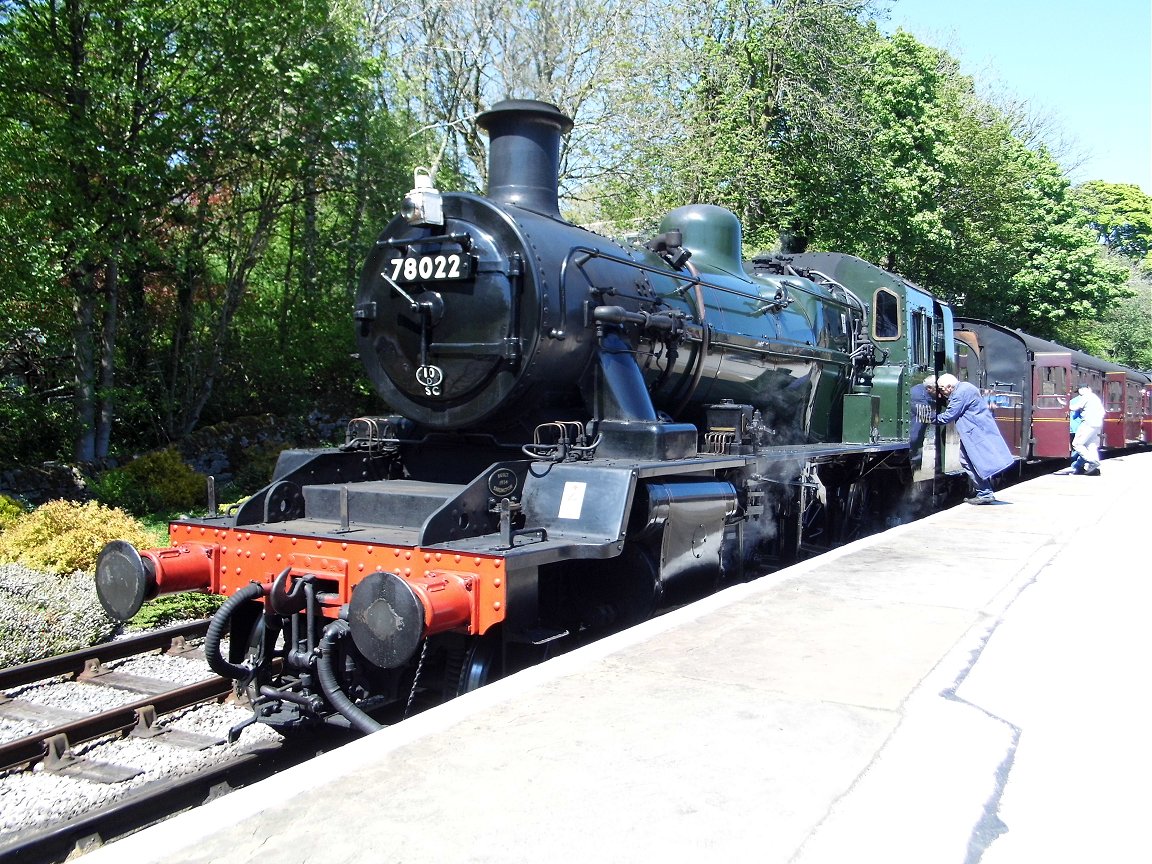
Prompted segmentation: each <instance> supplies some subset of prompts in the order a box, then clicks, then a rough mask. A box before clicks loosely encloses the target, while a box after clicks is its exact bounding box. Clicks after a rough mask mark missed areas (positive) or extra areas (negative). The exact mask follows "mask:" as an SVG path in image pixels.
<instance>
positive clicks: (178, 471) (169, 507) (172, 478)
mask: <svg viewBox="0 0 1152 864" xmlns="http://www.w3.org/2000/svg"><path fill="white" fill-rule="evenodd" d="M207 488H208V481H207V478H206V477H204V476H203V475H202V474H198V473H197V472H195V471H193V470H192V469H191V468H190V467H189V466H188V465H187V463H185V462H184V460H183V459H182V458H181V457H180V454H179V453H177V452H176V451H175V450H173V449H171V448H168V449H164V450H154V451H153V452H151V453H146V454H144V455H143V456H141V457H140V458H138V459H134V460H133V461H131V462H129V463H128V464H127V465H125V466H124V467H123V468H113V469H110V470H108V471H105V472H104V473H103V474H101V475H100V476H99V477H97V478H96V480H95V481H93V483H92V490H93V492H94V493H95V495H96V497H97V498H98V499H99V500H100V501H102V502H104V503H105V504H107V505H109V506H112V507H122V508H124V509H125V510H128V511H130V512H132V513H139V514H144V513H172V512H176V511H187V510H192V509H195V508H197V507H200V508H203V507H204V506H205V503H206V501H207Z"/></svg>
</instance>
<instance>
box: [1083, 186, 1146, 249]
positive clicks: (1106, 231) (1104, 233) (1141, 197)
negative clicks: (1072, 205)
mask: <svg viewBox="0 0 1152 864" xmlns="http://www.w3.org/2000/svg"><path fill="white" fill-rule="evenodd" d="M1074 196H1075V200H1076V203H1077V205H1079V207H1080V209H1081V211H1082V212H1083V213H1084V215H1085V217H1086V218H1087V221H1088V226H1089V227H1090V228H1092V230H1094V231H1095V232H1096V235H1097V237H1098V239H1099V241H1100V242H1101V243H1103V244H1104V245H1106V246H1107V247H1108V248H1109V249H1111V250H1112V251H1114V252H1119V253H1120V254H1121V255H1125V256H1127V257H1129V258H1133V259H1136V260H1140V259H1142V258H1145V257H1146V256H1147V255H1148V252H1149V250H1150V249H1152V197H1149V196H1148V195H1145V194H1144V192H1143V190H1141V189H1140V187H1139V186H1136V185H1135V184H1132V183H1105V182H1104V181H1103V180H1093V181H1091V182H1088V183H1084V184H1082V185H1080V186H1077V187H1076V189H1075V190H1074Z"/></svg>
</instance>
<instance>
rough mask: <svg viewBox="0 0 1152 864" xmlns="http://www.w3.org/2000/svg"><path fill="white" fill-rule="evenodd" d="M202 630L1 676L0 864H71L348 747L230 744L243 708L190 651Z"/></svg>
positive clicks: (251, 739) (166, 632)
mask: <svg viewBox="0 0 1152 864" xmlns="http://www.w3.org/2000/svg"><path fill="white" fill-rule="evenodd" d="M206 630H207V622H206V621H202V622H195V623H192V624H186V625H180V626H177V627H170V628H166V629H163V630H157V631H152V632H150V633H147V634H142V635H139V636H133V637H130V638H126V639H122V640H119V641H117V642H112V643H107V644H104V645H98V646H95V647H93V648H90V649H85V650H83V651H77V652H73V653H71V654H66V655H62V656H59V657H52V658H48V659H45V660H40V661H36V662H33V663H28V664H24V665H21V666H16V667H11V668H8V669H3V670H0V862H7V861H13V862H15V861H19V862H21V864H34V862H58V861H64V860H68V859H70V858H74V857H76V856H77V855H78V854H81V853H83V852H84V851H87V850H88V849H90V848H93V847H94V846H97V845H100V844H101V843H105V842H108V841H110V840H112V839H115V838H117V837H120V836H124V835H125V834H129V833H132V832H133V831H136V830H139V829H140V828H143V827H146V826H147V825H150V824H155V823H156V822H159V821H162V820H163V819H166V818H168V817H170V816H171V815H174V814H175V813H178V812H180V811H182V810H185V809H189V808H191V807H195V806H198V805H200V804H202V803H204V802H205V801H207V800H210V799H211V798H214V797H217V796H219V795H221V794H224V793H226V792H227V791H229V790H231V789H233V788H238V787H240V786H243V785H247V784H248V783H251V782H254V781H256V780H258V779H261V778H263V777H265V776H267V775H268V774H270V773H272V772H275V771H279V770H282V769H283V768H285V767H288V766H289V765H291V764H296V763H297V762H300V761H304V760H305V759H308V758H311V757H312V756H314V755H316V753H317V752H322V751H323V750H324V749H329V748H330V747H332V746H336V743H342V740H346V739H341V738H340V736H338V735H337V736H332V735H326V736H325V735H322V736H315V737H314V738H313V739H312V740H310V742H309V743H308V744H307V745H306V746H298V745H296V744H295V743H294V744H293V745H292V746H285V744H284V742H283V741H282V739H281V738H280V736H278V735H276V734H275V733H272V732H271V730H269V729H267V728H265V727H262V726H248V727H246V728H244V729H243V731H239V727H240V726H241V725H242V724H243V723H244V721H245V720H246V719H247V718H248V717H250V716H251V712H250V709H249V708H248V707H247V706H245V705H240V704H236V703H235V700H233V699H232V698H231V694H232V687H231V682H230V681H229V680H227V679H224V678H220V677H219V676H217V675H215V674H213V673H211V671H210V670H209V669H208V666H207V663H206V662H205V661H204V659H203V655H202V654H201V653H200V651H199V648H198V647H196V646H194V645H193V644H192V642H193V641H194V640H197V639H199V638H200V637H202V636H203V635H204V633H205V631H206ZM230 733H234V734H230ZM232 738H236V739H237V740H234V741H232V740H231V739H232Z"/></svg>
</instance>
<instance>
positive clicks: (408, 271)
mask: <svg viewBox="0 0 1152 864" xmlns="http://www.w3.org/2000/svg"><path fill="white" fill-rule="evenodd" d="M385 275H386V276H388V277H389V278H390V279H391V280H392V281H393V282H452V281H456V280H458V279H471V278H472V256H471V255H466V254H464V253H461V252H449V253H447V254H445V253H443V252H437V253H435V254H429V255H405V256H403V257H399V258H389V259H388V269H387V270H385Z"/></svg>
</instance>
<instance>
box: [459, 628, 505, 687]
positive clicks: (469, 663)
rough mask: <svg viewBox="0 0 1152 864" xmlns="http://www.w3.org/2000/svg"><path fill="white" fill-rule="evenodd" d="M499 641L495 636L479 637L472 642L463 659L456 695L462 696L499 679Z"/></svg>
mask: <svg viewBox="0 0 1152 864" xmlns="http://www.w3.org/2000/svg"><path fill="white" fill-rule="evenodd" d="M500 669H501V662H500V640H499V638H497V637H495V636H481V637H479V638H477V639H475V640H473V642H472V645H471V646H470V647H469V648H468V653H467V655H466V657H465V659H464V668H463V669H462V670H461V672H460V678H459V680H458V682H457V686H456V695H457V696H463V695H464V694H465V693H471V692H472V691H473V690H477V689H479V688H480V687H483V686H484V685H485V684H488V683H491V682H492V681H495V680H496V679H497V678H499V677H500Z"/></svg>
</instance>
